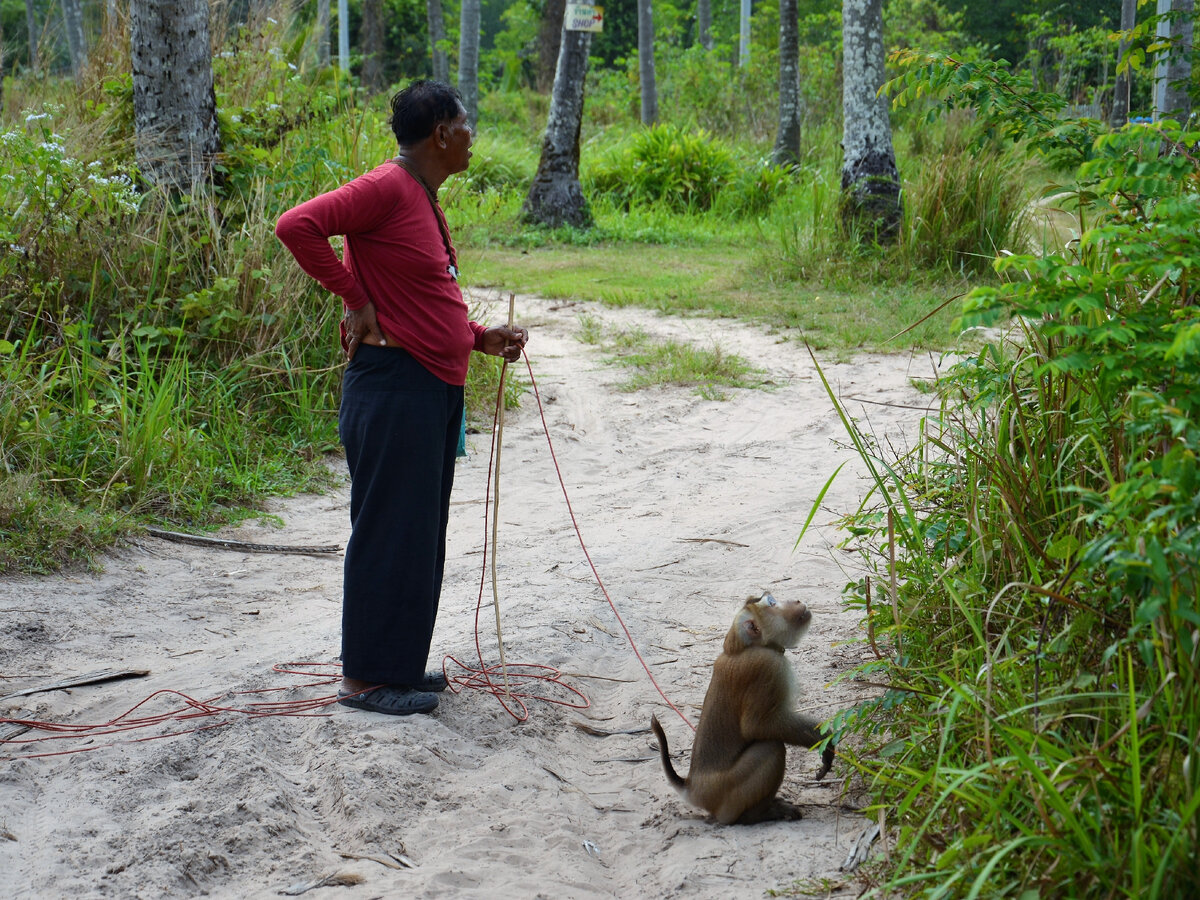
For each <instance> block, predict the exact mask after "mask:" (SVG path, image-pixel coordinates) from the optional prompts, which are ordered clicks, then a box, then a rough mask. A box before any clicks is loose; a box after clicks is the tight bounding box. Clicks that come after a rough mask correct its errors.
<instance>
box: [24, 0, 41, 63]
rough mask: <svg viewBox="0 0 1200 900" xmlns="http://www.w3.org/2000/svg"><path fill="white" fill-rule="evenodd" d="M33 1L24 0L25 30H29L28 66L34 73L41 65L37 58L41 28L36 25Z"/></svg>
mask: <svg viewBox="0 0 1200 900" xmlns="http://www.w3.org/2000/svg"><path fill="white" fill-rule="evenodd" d="M33 3H34V0H25V30H26V31H28V32H29V68H30V71H32V72H33V73H34V74H35V75H36V74H37V72H38V70H39V69H41V67H42V65H41V60H40V59H39V58H38V56H39V54H38V45H39V44H40V43H41V30H40V29H39V28H38V26H37V11H36V10H35V9H34V8H33Z"/></svg>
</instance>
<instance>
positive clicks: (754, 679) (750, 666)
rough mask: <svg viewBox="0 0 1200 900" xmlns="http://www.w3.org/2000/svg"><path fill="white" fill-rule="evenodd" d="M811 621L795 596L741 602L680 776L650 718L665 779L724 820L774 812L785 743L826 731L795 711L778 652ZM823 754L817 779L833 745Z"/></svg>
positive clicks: (801, 742)
mask: <svg viewBox="0 0 1200 900" xmlns="http://www.w3.org/2000/svg"><path fill="white" fill-rule="evenodd" d="M811 621H812V613H811V612H810V611H809V609H808V607H807V606H805V605H804V604H803V603H801V602H799V601H797V600H792V601H786V602H783V603H779V602H777V601H776V600H775V598H774V597H772V596H771V595H770V594H763V595H762V597H760V598H758V599H755V598H754V597H750V598H749V599H747V600H746V603H745V604H744V605H743V606H742V608H741V610H739V611H738V614H737V616H736V617H735V618H734V620H733V626H732V627H731V628H730V629H729V633H728V634H727V635H726V636H725V647H724V650H723V652H722V653H721V655H720V656H718V657H717V661H716V662H715V663H714V664H713V673H712V680H711V681H710V682H709V685H708V693H707V694H706V695H705V697H704V707H703V708H702V709H701V711H700V724H699V725H698V726H697V728H696V740H695V743H694V744H693V745H692V767H691V770H690V771H689V772H688V775H687V777H686V778H684V777H681V776H680V775H679V774H678V773H677V772H676V771H675V768H674V766H672V765H671V757H670V753H669V752H668V750H667V737H666V735H665V734H664V733H663V729H662V725H661V724H659V721H658V717H657V716H652V717H651V719H650V727H651V728H652V729H653V730H654V734H655V736H656V737H657V738H658V746H659V751H660V752H661V754H662V761H663V768H664V769H665V770H666V773H667V779H668V780H669V781H670V782H671V784H672V785H674V786H675V788H676V789H677V790H678V791H679V792H680V793H681V794H683V796H684V797H685V798H687V800H688V802H690V803H693V804H695V805H696V806H699V807H701V808H702V809H705V810H707V811H708V812H710V813H711V814H712V815H713V816H715V817H716V819H717V821H719V822H721V823H722V824H726V825H728V824H730V823H732V822H741V823H750V822H761V821H764V820H766V819H771V818H778V814H777V813H776V811H775V792H776V791H778V790H779V785H780V784H782V783H783V772H784V763H785V760H786V750H785V745H786V744H795V745H798V746H802V747H812V746H815V745H816V744H818V743H820V742H821V741H823V740H825V738H826V737H827V735H826V734H823V733H822V731H821V727H820V724H819V723H818V722H817V721H816V720H815V719H813V718H810V717H808V716H804V715H801V714H800V713H799V712H797V711H796V708H795V706H796V688H795V680H794V675H793V672H792V667H791V665H790V664H789V663H788V661H787V660H786V659H785V658H784V651H785V650H787V649H790V648H792V647H795V646H796V645H797V644H798V643H800V639H801V638H802V637H804V633H805V632H806V631H807V630H808V625H809V623H810V622H811ZM821 758H822V766H821V770H820V772H819V773H818V774H817V777H818V778H823V777H824V776H825V773H826V772H828V771H829V767H830V766H831V765H832V764H833V748H832V747H831V746H826V748H825V750H824V752H823V753H822V757H821Z"/></svg>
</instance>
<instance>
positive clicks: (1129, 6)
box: [1108, 0, 1137, 128]
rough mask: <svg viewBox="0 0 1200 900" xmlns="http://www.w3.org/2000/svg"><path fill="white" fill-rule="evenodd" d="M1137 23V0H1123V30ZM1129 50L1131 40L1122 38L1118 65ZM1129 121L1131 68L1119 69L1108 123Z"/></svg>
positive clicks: (1116, 123) (1117, 124) (1115, 123)
mask: <svg viewBox="0 0 1200 900" xmlns="http://www.w3.org/2000/svg"><path fill="white" fill-rule="evenodd" d="M1135 25H1137V0H1121V31H1123V32H1130V31H1132V30H1133V28H1134V26H1135ZM1128 51H1129V41H1128V40H1126V39H1122V40H1121V43H1120V45H1119V47H1118V49H1117V65H1118V67H1119V66H1120V64H1121V60H1122V59H1124V58H1125V54H1126V53H1127V52H1128ZM1128 121H1129V70H1128V69H1126V70H1125V71H1121V70H1120V69H1119V68H1118V70H1117V81H1116V84H1114V85H1113V105H1112V115H1111V116H1110V117H1109V120H1108V123H1109V124H1110V125H1111V126H1112V127H1113V128H1123V127H1124V126H1125V123H1126V122H1128Z"/></svg>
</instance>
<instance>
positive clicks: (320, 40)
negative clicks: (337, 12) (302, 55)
mask: <svg viewBox="0 0 1200 900" xmlns="http://www.w3.org/2000/svg"><path fill="white" fill-rule="evenodd" d="M329 29H330V23H329V0H317V65H318V66H320V67H321V68H322V69H324V68H326V67H327V66H328V65H329Z"/></svg>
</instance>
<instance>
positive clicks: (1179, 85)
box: [1154, 0, 1195, 123]
mask: <svg viewBox="0 0 1200 900" xmlns="http://www.w3.org/2000/svg"><path fill="white" fill-rule="evenodd" d="M1194 10H1195V2H1194V0H1158V12H1159V13H1160V14H1162V13H1166V12H1171V13H1174V14H1175V15H1174V16H1173V17H1172V18H1171V19H1170V20H1169V21H1167V22H1160V24H1159V28H1158V32H1159V37H1165V38H1166V40H1167V42H1168V43H1169V45H1170V46H1168V48H1167V49H1166V50H1164V51H1162V52H1161V53H1160V54H1159V62H1158V65H1157V67H1156V68H1155V72H1154V77H1155V78H1156V79H1157V83H1156V85H1155V90H1154V118H1155V119H1163V118H1172V119H1177V120H1178V121H1179V122H1181V123H1184V122H1187V120H1188V117H1189V116H1190V115H1191V112H1192V99H1191V96H1190V95H1189V94H1188V83H1189V82H1190V81H1191V77H1192V30H1193V29H1192V25H1193V22H1192V13H1193V12H1194Z"/></svg>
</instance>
